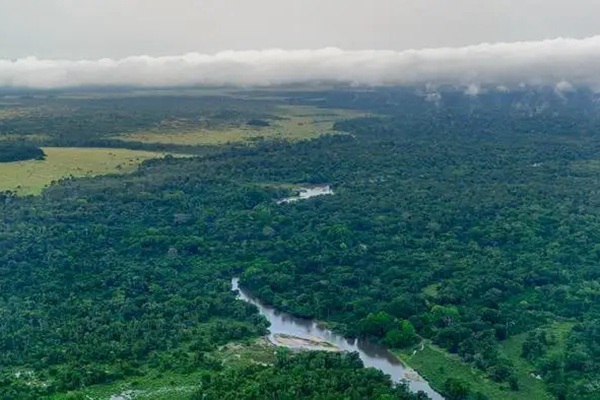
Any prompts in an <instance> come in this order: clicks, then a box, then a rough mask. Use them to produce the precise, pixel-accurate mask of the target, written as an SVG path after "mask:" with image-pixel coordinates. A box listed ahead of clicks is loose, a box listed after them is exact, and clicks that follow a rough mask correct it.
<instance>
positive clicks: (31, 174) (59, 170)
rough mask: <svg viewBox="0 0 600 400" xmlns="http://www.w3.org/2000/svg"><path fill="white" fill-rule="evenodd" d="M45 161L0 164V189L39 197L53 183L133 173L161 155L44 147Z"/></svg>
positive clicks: (145, 152) (97, 149)
mask: <svg viewBox="0 0 600 400" xmlns="http://www.w3.org/2000/svg"><path fill="white" fill-rule="evenodd" d="M44 152H45V153H46V155H47V158H46V160H44V161H35V160H31V161H20V162H11V163H0V190H14V191H16V192H17V193H18V194H20V195H30V194H39V193H41V192H42V190H43V189H44V188H45V187H46V186H47V185H49V184H50V182H52V181H54V180H58V179H60V178H64V177H68V176H75V177H86V176H94V175H104V174H111V173H128V172H132V171H134V170H135V169H136V168H137V166H138V165H139V164H140V163H141V162H142V161H144V160H148V159H151V158H157V157H162V156H164V154H163V153H154V152H147V151H133V150H125V149H101V148H69V147H65V148H57V147H46V148H44Z"/></svg>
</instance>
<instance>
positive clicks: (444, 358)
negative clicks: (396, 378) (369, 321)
mask: <svg viewBox="0 0 600 400" xmlns="http://www.w3.org/2000/svg"><path fill="white" fill-rule="evenodd" d="M393 353H394V354H395V355H396V356H397V357H398V358H399V359H400V360H401V361H402V362H403V363H404V364H405V365H406V366H408V367H410V368H413V369H414V370H416V371H418V373H419V375H421V376H422V377H423V378H424V379H426V380H427V381H428V382H429V384H430V385H431V386H432V387H433V388H434V389H435V390H436V391H438V392H442V391H443V390H442V389H443V388H444V383H445V382H446V380H447V379H448V378H449V377H452V378H455V379H459V380H461V381H463V382H465V383H466V384H467V385H468V387H469V389H470V391H471V392H473V393H476V392H479V393H481V394H483V395H485V396H486V397H487V398H488V399H490V400H522V399H529V400H550V399H553V397H552V396H551V395H550V394H549V393H548V392H547V390H546V387H545V385H544V383H543V382H542V381H540V380H537V379H535V378H533V377H531V376H530V374H528V373H526V372H525V371H518V372H519V374H518V376H519V390H518V391H513V390H511V389H510V388H509V386H508V384H507V383H498V382H494V381H492V380H491V379H489V378H488V377H487V376H486V374H485V373H484V372H483V371H480V370H478V369H476V368H473V367H471V366H470V365H468V364H467V363H465V362H463V361H462V360H461V359H460V358H459V357H458V356H457V355H454V354H450V353H448V352H447V351H445V350H444V349H442V348H440V347H438V346H435V345H433V344H431V343H426V342H424V343H423V344H422V347H421V348H419V349H416V351H415V349H412V348H411V349H407V350H393Z"/></svg>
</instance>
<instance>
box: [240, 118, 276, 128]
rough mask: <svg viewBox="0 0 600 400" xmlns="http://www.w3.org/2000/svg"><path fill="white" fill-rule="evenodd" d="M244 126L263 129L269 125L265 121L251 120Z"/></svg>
mask: <svg viewBox="0 0 600 400" xmlns="http://www.w3.org/2000/svg"><path fill="white" fill-rule="evenodd" d="M246 125H248V126H256V127H265V126H270V125H271V124H270V123H269V121H265V120H263V119H251V120H250V121H248V122H246Z"/></svg>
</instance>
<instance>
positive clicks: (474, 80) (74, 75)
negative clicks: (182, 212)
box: [0, 36, 600, 94]
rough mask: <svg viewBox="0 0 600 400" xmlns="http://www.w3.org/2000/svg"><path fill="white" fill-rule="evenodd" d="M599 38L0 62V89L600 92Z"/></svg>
mask: <svg viewBox="0 0 600 400" xmlns="http://www.w3.org/2000/svg"><path fill="white" fill-rule="evenodd" d="M599 70H600V36H595V37H591V38H587V39H554V40H546V41H539V42H516V43H499V44H480V45H475V46H468V47H461V48H439V49H424V50H408V51H400V52H396V51H383V50H365V51H343V50H340V49H337V48H325V49H321V50H294V51H287V50H264V51H225V52H221V53H217V54H215V55H206V54H198V53H190V54H186V55H182V56H169V57H149V56H134V57H127V58H124V59H120V60H112V59H101V60H94V61H91V60H80V61H70V60H41V59H37V58H34V57H30V58H24V59H18V60H12V61H11V60H0V86H5V87H6V86H9V87H30V88H59V87H76V86H85V85H134V86H172V85H203V84H206V85H215V84H230V85H275V84H282V83H295V82H310V81H320V80H327V81H338V82H349V83H354V84H363V85H380V84H425V85H429V87H435V86H437V85H446V84H449V85H459V86H463V87H465V88H466V92H468V93H471V94H476V93H474V92H473V91H474V90H475V89H476V90H475V91H476V92H478V91H479V88H480V87H482V86H487V85H493V86H501V87H506V88H508V87H514V86H518V85H523V84H526V85H551V86H554V87H555V88H556V89H557V90H559V91H564V90H569V88H572V87H577V86H589V87H592V88H594V89H600V73H599Z"/></svg>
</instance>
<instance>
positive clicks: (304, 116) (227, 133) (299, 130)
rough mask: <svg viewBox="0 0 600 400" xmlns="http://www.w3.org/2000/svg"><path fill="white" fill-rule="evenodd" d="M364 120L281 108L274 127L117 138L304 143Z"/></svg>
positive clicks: (165, 130) (159, 131)
mask: <svg viewBox="0 0 600 400" xmlns="http://www.w3.org/2000/svg"><path fill="white" fill-rule="evenodd" d="M360 116H364V114H363V113H358V112H355V111H351V110H330V109H321V108H317V107H311V106H281V107H279V108H278V113H277V117H278V118H277V119H272V120H270V121H269V122H270V123H271V126H267V127H260V128H257V127H250V126H239V125H232V126H226V127H222V128H218V129H200V128H197V129H194V128H192V129H190V128H186V127H182V128H179V127H177V124H176V123H172V122H171V123H170V124H165V125H163V126H162V127H159V128H155V129H152V130H146V131H140V132H133V133H129V134H124V135H120V136H117V137H115V138H116V139H120V140H125V141H135V142H144V143H164V144H181V145H219V144H225V143H233V142H250V141H252V140H256V139H282V140H304V139H311V138H315V137H318V136H320V135H322V134H325V133H334V132H335V130H334V129H333V125H334V124H335V122H336V121H340V120H342V119H349V118H357V117H360Z"/></svg>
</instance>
